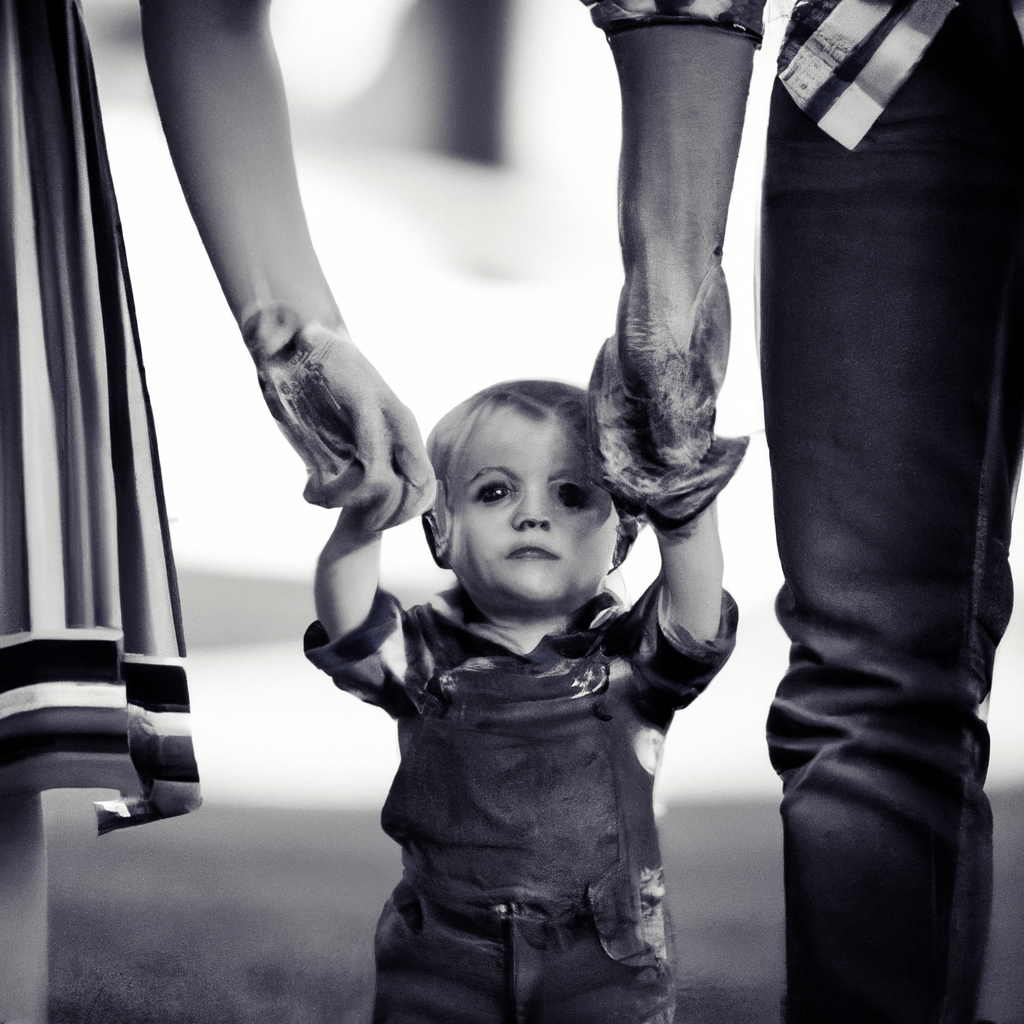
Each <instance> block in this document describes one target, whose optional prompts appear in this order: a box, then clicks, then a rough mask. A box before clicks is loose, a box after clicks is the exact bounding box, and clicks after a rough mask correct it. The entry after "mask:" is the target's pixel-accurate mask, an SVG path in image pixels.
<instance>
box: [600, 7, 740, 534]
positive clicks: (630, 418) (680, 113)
mask: <svg viewBox="0 0 1024 1024" xmlns="http://www.w3.org/2000/svg"><path fill="white" fill-rule="evenodd" d="M625 6H627V7H628V6H629V5H625ZM754 41H755V38H754V37H753V36H751V35H750V34H744V33H741V32H739V31H730V30H727V29H722V28H719V27H712V26H708V25H703V24H694V23H671V24H665V23H656V24H640V25H639V26H638V27H630V28H626V29H624V30H619V31H615V32H613V33H612V34H611V35H610V36H609V42H610V45H611V49H612V53H613V55H614V57H615V63H616V68H617V70H618V76H619V84H620V89H621V94H622V154H621V159H620V166H619V231H620V239H621V243H622V259H623V267H624V271H625V283H624V285H623V289H622V294H621V297H620V300H619V309H618V316H617V323H616V334H615V337H613V338H612V339H610V340H609V342H608V343H607V344H606V345H605V347H604V349H603V350H602V352H601V355H600V356H599V358H598V362H597V365H596V366H595V370H594V376H593V378H592V381H591V408H592V412H593V418H594V422H595V424H596V427H597V441H598V446H599V453H600V457H601V463H602V471H603V476H604V482H605V485H606V486H607V487H608V488H609V490H611V491H612V493H613V494H615V495H616V496H617V497H618V498H620V500H624V501H625V502H626V503H627V504H634V505H637V506H642V507H653V508H655V509H656V510H657V511H659V512H660V513H662V514H663V515H664V516H666V517H667V518H669V519H672V520H677V521H685V520H688V519H691V518H693V517H694V516H695V515H697V514H699V513H700V512H701V511H702V510H703V509H704V508H706V507H707V506H708V504H710V502H711V501H712V500H713V498H714V495H715V494H716V493H717V492H718V491H719V490H720V489H721V487H722V486H724V484H725V482H726V481H727V480H728V479H729V477H730V476H731V475H732V472H733V471H734V470H735V468H736V466H737V465H738V463H739V460H740V458H741V457H742V454H743V450H744V448H745V442H742V441H734V440H730V439H723V438H716V437H715V435H714V432H713V427H714V416H715V403H716V400H717V396H718V392H719V390H720V388H721V385H722V381H723V378H724V375H725V368H726V363H727V360H728V351H729V301H728V292H727V289H726V284H725V277H724V275H723V273H722V247H723V244H724V240H725V226H726V216H727V213H728V206H729V197H730V195H731V192H732V185H733V178H734V175H735V170H736V160H737V157H738V153H739V144H740V136H741V133H742V128H743V118H744V112H745V107H746V98H747V92H748V90H749V85H750V76H751V71H752V67H753V55H754Z"/></svg>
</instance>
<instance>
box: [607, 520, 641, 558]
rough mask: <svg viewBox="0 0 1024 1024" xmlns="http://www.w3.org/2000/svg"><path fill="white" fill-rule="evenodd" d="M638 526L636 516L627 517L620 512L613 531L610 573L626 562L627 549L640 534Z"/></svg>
mask: <svg viewBox="0 0 1024 1024" xmlns="http://www.w3.org/2000/svg"><path fill="white" fill-rule="evenodd" d="M640 525H641V523H640V520H639V519H638V518H637V517H636V516H631V515H628V514H627V513H625V512H622V511H621V510H620V512H619V524H618V526H617V527H616V531H615V533H616V537H615V550H614V551H613V552H612V567H611V572H615V570H616V569H618V567H619V566H620V565H622V563H623V562H624V561H625V560H626V555H628V554H629V549H630V548H631V547H632V546H633V541H635V540H636V538H637V534H638V533H639V532H640Z"/></svg>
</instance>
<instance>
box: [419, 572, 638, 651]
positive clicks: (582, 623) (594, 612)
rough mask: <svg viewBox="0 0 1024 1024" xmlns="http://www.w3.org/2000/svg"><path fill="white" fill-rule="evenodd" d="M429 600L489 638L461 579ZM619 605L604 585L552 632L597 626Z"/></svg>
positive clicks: (454, 621)
mask: <svg viewBox="0 0 1024 1024" xmlns="http://www.w3.org/2000/svg"><path fill="white" fill-rule="evenodd" d="M429 604H430V607H431V608H433V609H434V611H436V612H437V613H438V614H439V615H441V616H443V617H444V618H445V619H447V620H448V621H449V622H451V623H452V624H454V625H456V626H459V627H461V628H462V629H465V630H467V631H468V632H470V633H476V634H478V635H481V636H485V637H486V638H487V639H493V637H492V635H491V631H490V630H488V629H483V630H481V629H480V627H481V626H482V625H483V616H482V615H481V614H480V610H479V609H478V608H477V606H476V605H475V604H474V603H473V599H472V598H471V597H470V596H469V594H467V593H466V591H465V589H464V588H463V586H462V584H461V583H456V584H455V586H454V587H451V588H450V589H448V590H444V591H442V592H441V593H439V594H434V596H433V597H431V599H430V602H429ZM621 609H622V602H621V600H620V599H619V597H618V595H617V594H616V593H615V592H614V591H612V590H609V589H607V588H605V589H604V590H602V591H601V593H600V594H598V595H597V596H596V597H592V598H591V599H590V600H589V601H587V603H586V604H585V605H583V606H582V607H581V608H580V609H579V610H578V611H576V612H575V614H574V615H573V616H572V618H571V619H570V620H569V622H568V624H567V625H566V628H565V632H564V633H560V634H556V635H558V636H569V635H570V634H573V633H583V632H588V631H590V630H593V629H598V628H599V627H601V626H603V625H604V624H605V623H606V622H607V621H608V620H609V619H611V618H614V617H615V615H617V614H618V613H619V611H621ZM474 627H475V628H474ZM549 635H551V634H549Z"/></svg>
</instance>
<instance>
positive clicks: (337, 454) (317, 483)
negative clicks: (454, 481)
mask: <svg viewBox="0 0 1024 1024" xmlns="http://www.w3.org/2000/svg"><path fill="white" fill-rule="evenodd" d="M242 333H243V336H244V338H245V343H246V346H247V347H248V349H249V352H250V354H251V355H252V357H253V361H254V362H255V363H256V369H257V376H258V378H259V382H260V388H261V389H262V391H263V397H264V399H265V400H266V403H267V405H268V407H269V408H270V412H271V414H272V415H273V417H274V419H275V420H276V421H277V423H278V426H279V427H280V428H281V431H282V432H283V433H284V435H285V437H287V439H288V441H289V442H290V443H291V445H292V447H293V448H294V449H295V450H296V452H298V454H299V455H300V456H301V458H302V460H303V462H305V464H306V469H307V472H308V474H309V479H308V481H307V483H306V488H305V491H304V492H303V494H304V497H305V498H306V500H307V501H309V502H311V503H313V504H315V505H322V506H323V507H325V508H340V507H342V506H345V507H346V508H353V509H355V508H361V509H364V510H365V513H364V515H363V516H362V521H363V524H364V527H365V528H366V529H368V530H383V529H386V528H387V527H390V526H397V525H398V524H399V523H402V522H404V521H405V520H407V519H411V518H413V517H414V516H417V515H419V514H420V513H422V512H424V511H425V510H426V509H428V508H429V507H430V505H431V503H432V502H433V499H434V489H435V488H434V473H433V470H432V469H431V466H430V462H429V460H428V459H427V453H426V450H425V449H424V446H423V440H422V437H421V436H420V431H419V427H418V426H417V424H416V420H415V418H414V417H413V414H412V413H411V412H410V411H409V410H408V409H407V408H406V407H405V406H404V405H403V404H402V403H401V402H400V401H399V400H398V398H397V396H396V395H395V393H394V392H393V391H392V390H391V388H390V387H388V385H387V384H386V383H385V382H384V380H383V378H382V377H381V376H380V374H379V373H378V372H377V371H376V370H375V369H374V368H373V366H372V365H371V364H370V362H369V360H368V359H367V358H366V357H365V356H364V355H363V354H362V353H361V352H360V351H359V349H358V348H356V346H355V345H354V344H353V343H352V341H351V340H350V339H349V337H348V334H347V332H346V331H345V330H344V328H341V329H334V330H332V329H330V328H328V327H325V326H322V325H321V324H317V323H312V324H303V323H302V322H301V321H300V320H299V318H298V317H297V315H296V314H295V313H293V312H292V311H291V310H289V309H287V308H285V307H271V308H265V309H262V310H259V311H258V312H256V313H255V314H253V315H252V316H250V317H249V318H248V319H247V320H246V321H245V324H244V326H243V329H242Z"/></svg>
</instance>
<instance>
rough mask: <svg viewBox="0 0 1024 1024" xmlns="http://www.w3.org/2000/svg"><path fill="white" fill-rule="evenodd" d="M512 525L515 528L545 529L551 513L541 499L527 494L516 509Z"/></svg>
mask: <svg viewBox="0 0 1024 1024" xmlns="http://www.w3.org/2000/svg"><path fill="white" fill-rule="evenodd" d="M512 525H513V526H514V527H515V528H516V529H517V530H531V529H532V530H537V529H539V530H546V529H548V528H549V527H550V526H551V515H550V513H549V512H548V510H547V508H545V506H544V503H543V501H542V500H541V499H539V498H534V497H531V496H530V495H527V496H526V498H525V499H524V500H523V501H522V502H521V503H520V505H519V507H518V508H517V509H516V512H515V516H514V517H513V521H512Z"/></svg>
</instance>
